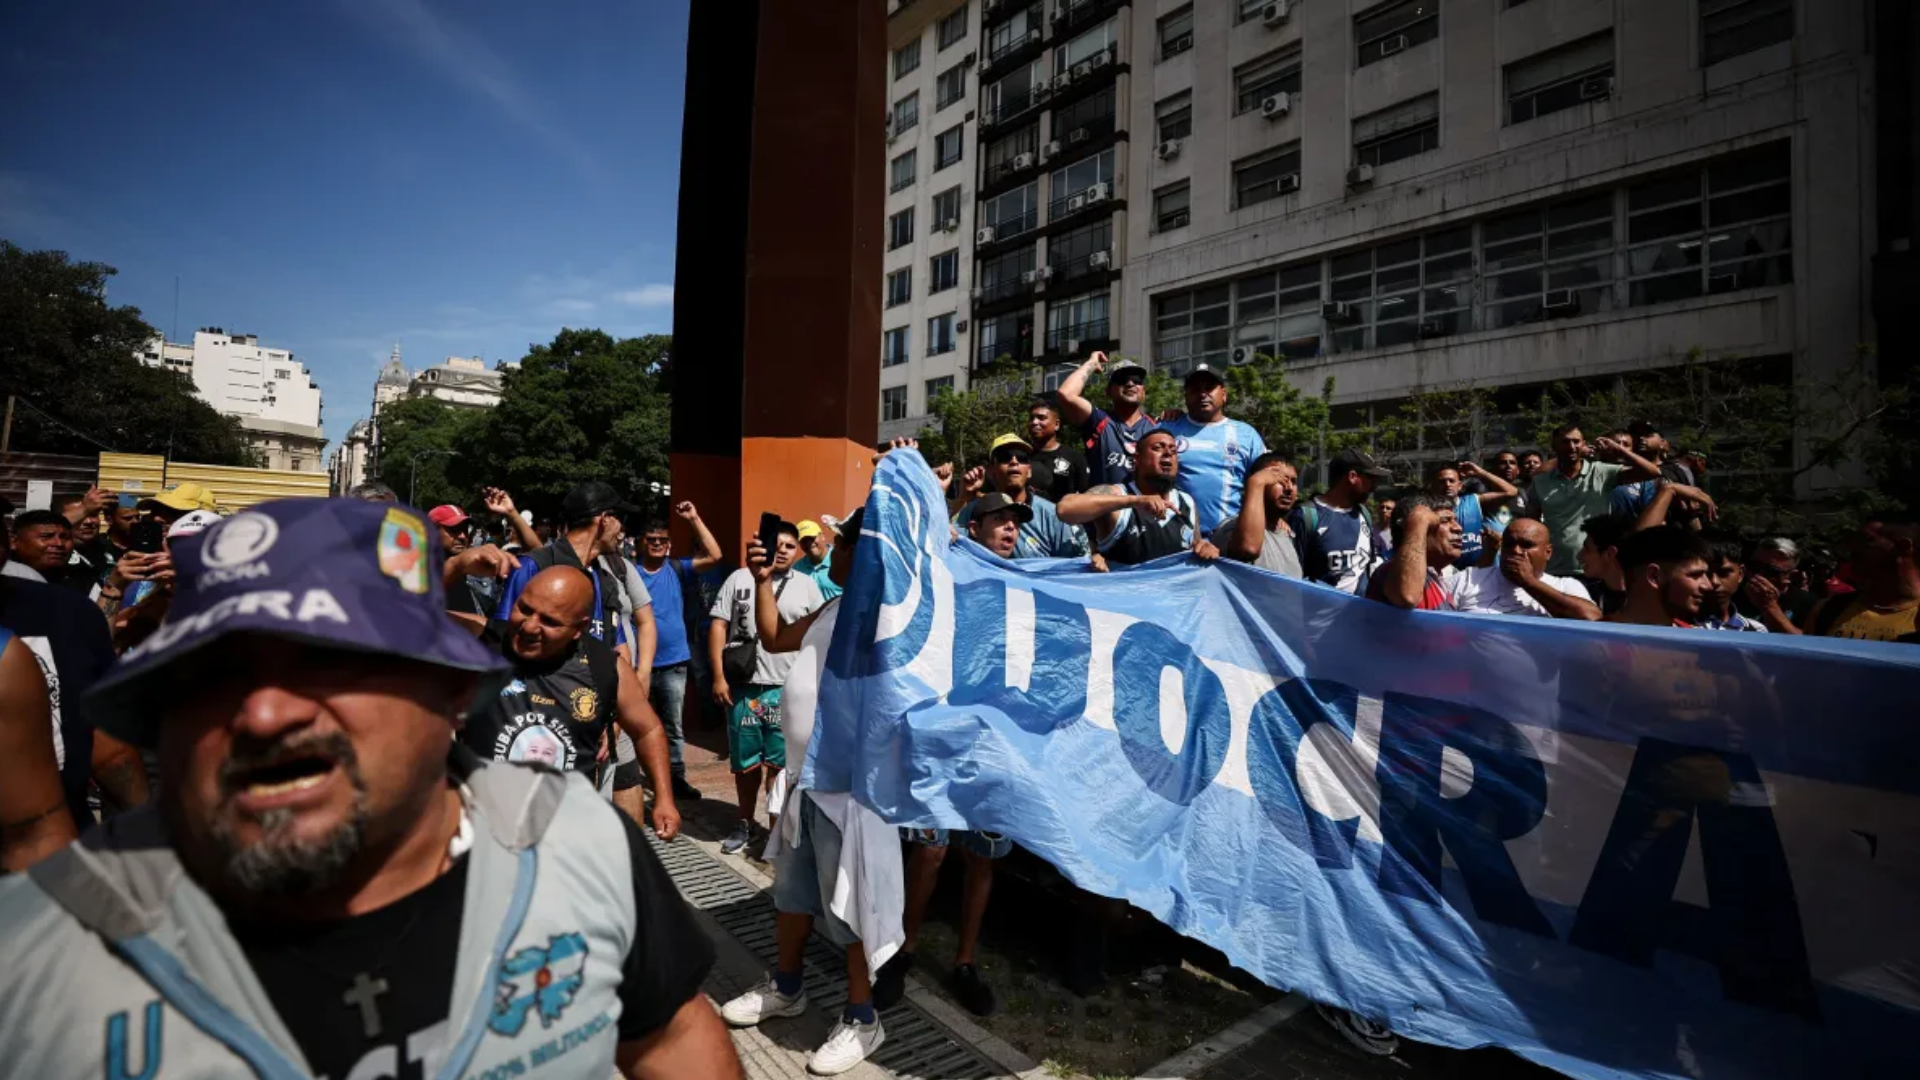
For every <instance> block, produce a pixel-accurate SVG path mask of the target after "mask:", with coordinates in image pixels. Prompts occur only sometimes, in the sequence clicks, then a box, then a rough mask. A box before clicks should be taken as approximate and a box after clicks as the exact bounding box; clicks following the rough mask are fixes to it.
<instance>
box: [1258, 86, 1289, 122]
mask: <svg viewBox="0 0 1920 1080" xmlns="http://www.w3.org/2000/svg"><path fill="white" fill-rule="evenodd" d="M1292 111H1293V95H1292V94H1289V93H1287V92H1286V91H1284V90H1283V91H1281V92H1280V93H1278V94H1274V95H1273V96H1271V97H1269V98H1267V99H1266V100H1265V101H1262V102H1261V103H1260V115H1261V116H1264V117H1266V118H1267V119H1269V120H1278V119H1279V118H1280V117H1282V116H1285V115H1287V114H1288V113H1290V112H1292Z"/></svg>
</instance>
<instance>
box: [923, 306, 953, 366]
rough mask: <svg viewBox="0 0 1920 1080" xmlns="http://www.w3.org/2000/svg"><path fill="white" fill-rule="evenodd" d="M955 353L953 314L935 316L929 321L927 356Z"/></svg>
mask: <svg viewBox="0 0 1920 1080" xmlns="http://www.w3.org/2000/svg"><path fill="white" fill-rule="evenodd" d="M952 351H953V313H952V312H948V313H947V314H945V315H935V316H934V317H933V318H931V319H928V320H927V355H928V356H938V355H940V354H941V353H950V352H952Z"/></svg>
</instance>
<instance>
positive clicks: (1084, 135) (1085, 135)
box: [1067, 127, 1093, 144]
mask: <svg viewBox="0 0 1920 1080" xmlns="http://www.w3.org/2000/svg"><path fill="white" fill-rule="evenodd" d="M1091 138H1093V130H1092V129H1091V128H1083V127H1077V128H1074V129H1073V130H1072V131H1069V132H1067V142H1068V144H1073V143H1083V142H1086V141H1087V140H1088V139H1091Z"/></svg>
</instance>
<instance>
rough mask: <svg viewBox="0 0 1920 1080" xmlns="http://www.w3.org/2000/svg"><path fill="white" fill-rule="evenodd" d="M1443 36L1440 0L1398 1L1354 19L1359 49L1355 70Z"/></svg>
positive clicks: (1355, 35) (1355, 38)
mask: <svg viewBox="0 0 1920 1080" xmlns="http://www.w3.org/2000/svg"><path fill="white" fill-rule="evenodd" d="M1439 36H1440V0H1395V2H1394V3H1391V4H1382V5H1381V6H1379V7H1376V8H1374V9H1372V10H1370V11H1363V12H1361V13H1360V14H1358V15H1355V16H1354V17H1353V40H1354V43H1355V44H1356V45H1357V46H1358V47H1359V49H1358V51H1359V57H1358V59H1356V60H1355V62H1354V66H1355V67H1366V66H1367V65H1368V64H1371V63H1374V62H1375V61H1378V60H1385V59H1386V58H1387V57H1389V56H1392V55H1394V54H1395V53H1399V52H1403V51H1405V50H1407V49H1411V48H1412V47H1414V46H1415V45H1418V44H1420V43H1421V42H1423V41H1432V40H1433V39H1434V38H1437V37H1439Z"/></svg>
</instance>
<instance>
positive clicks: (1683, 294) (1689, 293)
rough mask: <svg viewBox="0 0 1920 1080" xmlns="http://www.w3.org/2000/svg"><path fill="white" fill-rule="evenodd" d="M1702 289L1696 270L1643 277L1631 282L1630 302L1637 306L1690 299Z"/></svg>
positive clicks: (1699, 293)
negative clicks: (1664, 275)
mask: <svg viewBox="0 0 1920 1080" xmlns="http://www.w3.org/2000/svg"><path fill="white" fill-rule="evenodd" d="M1702 291H1703V286H1702V284H1701V282H1700V275H1699V273H1698V272H1694V273H1686V274H1673V275H1669V276H1667V277H1656V278H1644V279H1642V280H1640V281H1636V282H1634V283H1633V286H1632V294H1633V295H1632V302H1633V304H1634V305H1635V306H1638V305H1641V304H1665V303H1669V302H1671V301H1674V300H1691V299H1693V298H1694V297H1696V296H1699V295H1701V293H1702Z"/></svg>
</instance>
